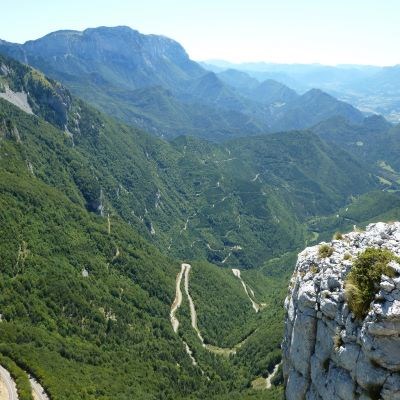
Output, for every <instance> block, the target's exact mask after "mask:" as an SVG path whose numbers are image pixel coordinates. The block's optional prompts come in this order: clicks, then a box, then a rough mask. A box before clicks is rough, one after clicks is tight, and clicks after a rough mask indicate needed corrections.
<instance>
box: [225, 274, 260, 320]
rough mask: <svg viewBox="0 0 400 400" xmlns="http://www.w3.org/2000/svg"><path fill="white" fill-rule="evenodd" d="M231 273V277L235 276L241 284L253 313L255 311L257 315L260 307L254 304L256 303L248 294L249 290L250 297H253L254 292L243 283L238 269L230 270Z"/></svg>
mask: <svg viewBox="0 0 400 400" xmlns="http://www.w3.org/2000/svg"><path fill="white" fill-rule="evenodd" d="M232 273H233V275H235V276H236V277H237V278H238V279H239V280H240V282H241V283H242V286H243V289H244V291H245V292H246V295H247V297H248V298H249V299H250V301H251V305H252V306H253V309H254V311H255V312H256V313H258V312H259V311H260V308H261V306H260V305H259V304H258V303H256V302H255V301H254V300H253V299H252V298H251V296H250V294H249V290H250V293H251V295H252V296H253V297H254V291H253V289H252V288H251V287H250V286H249V285H247V284H246V283H245V282H244V280H243V279H242V277H241V275H240V270H239V269H236V268H233V269H232Z"/></svg>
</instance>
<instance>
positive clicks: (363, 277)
mask: <svg viewBox="0 0 400 400" xmlns="http://www.w3.org/2000/svg"><path fill="white" fill-rule="evenodd" d="M392 260H396V261H399V260H400V259H399V257H396V256H395V255H394V254H393V253H392V252H390V251H388V250H385V249H374V248H368V249H366V250H365V251H364V252H362V253H361V254H359V255H358V257H357V258H356V259H355V260H354V262H353V266H352V268H351V270H350V272H349V274H348V276H347V278H346V283H345V290H346V291H345V293H346V300H347V302H348V304H349V307H350V310H351V311H352V312H353V313H354V315H355V316H356V318H358V319H363V318H364V317H365V316H366V315H367V313H368V309H369V306H370V304H371V302H372V300H373V299H374V296H375V294H376V293H377V292H378V290H379V282H380V281H381V277H382V274H385V275H387V276H390V277H393V276H394V271H393V269H392V268H390V267H389V266H388V263H389V262H390V261H392Z"/></svg>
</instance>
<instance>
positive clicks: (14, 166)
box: [0, 56, 397, 400]
mask: <svg viewBox="0 0 400 400" xmlns="http://www.w3.org/2000/svg"><path fill="white" fill-rule="evenodd" d="M0 87H1V89H0V97H2V98H0V186H1V190H0V204H1V207H0V218H1V224H0V230H1V232H0V233H1V237H2V238H3V240H2V241H1V244H0V254H1V257H0V264H1V268H0V270H1V284H0V285H1V289H2V290H0V313H1V314H2V321H1V328H2V329H1V330H0V336H1V344H0V353H2V354H3V355H6V356H8V357H10V358H11V359H13V360H14V361H16V362H17V364H18V365H19V367H20V368H22V369H23V370H25V371H27V372H31V373H32V374H33V375H34V376H35V377H37V378H38V379H39V380H40V382H41V383H42V385H43V386H44V388H45V389H46V391H47V392H48V394H49V395H50V397H51V398H52V399H53V400H56V399H59V400H60V399H76V398H79V399H110V398H118V399H125V398H126V399H128V398H132V397H135V398H139V399H141V398H143V399H147V398H149V395H150V396H151V397H153V398H155V399H158V398H159V399H181V398H182V399H184V398H193V399H203V398H210V399H212V398H215V399H226V398H228V397H229V398H230V399H232V398H233V399H235V398H253V399H254V398H271V399H273V398H278V396H279V393H280V389H279V388H272V389H271V390H270V391H268V392H264V393H256V392H254V391H253V390H251V389H250V388H249V387H250V384H251V381H253V380H254V379H255V378H257V377H260V376H264V377H266V376H267V375H268V374H269V373H270V372H272V370H273V369H274V367H275V366H276V365H277V364H278V363H279V361H280V351H279V345H280V339H281V329H282V321H283V318H282V317H283V310H282V303H281V302H282V299H283V297H284V292H285V286H286V279H287V277H288V274H289V273H290V270H291V266H292V263H293V254H294V253H295V252H296V250H297V248H299V247H302V246H303V245H304V243H306V242H307V241H313V240H316V238H317V237H318V235H323V234H331V229H332V227H333V224H332V223H331V218H335V216H336V213H337V212H338V210H342V208H343V207H346V206H348V205H349V206H350V207H351V205H350V204H352V203H353V202H354V198H356V199H362V198H363V196H365V193H366V192H370V191H371V190H373V189H379V188H380V186H379V182H378V181H377V179H376V177H375V176H374V174H373V171H372V170H370V169H369V168H368V167H367V166H366V165H365V164H363V163H362V162H360V161H357V160H356V159H355V158H353V157H352V156H350V155H349V154H348V153H347V152H345V151H343V150H341V149H340V148H339V147H337V146H335V145H334V144H327V143H325V142H324V141H322V140H321V139H319V138H318V136H316V135H315V134H313V133H311V132H307V131H295V132H288V133H280V134H273V135H268V136H260V137H254V138H251V139H237V140H234V141H228V142H225V143H223V144H215V143H212V142H208V141H204V140H201V139H196V138H190V137H180V138H177V139H175V140H174V141H173V142H171V143H169V142H165V141H162V140H160V139H157V138H155V137H153V136H151V135H148V134H146V133H144V132H141V131H139V130H137V129H135V128H132V127H129V126H126V125H123V124H122V123H119V122H117V121H115V120H112V119H110V118H108V117H106V116H104V115H103V114H101V113H100V112H99V111H97V110H94V109H93V108H91V107H90V106H88V105H87V104H86V103H84V102H83V101H82V100H79V99H77V98H75V97H74V96H72V95H71V94H70V93H69V91H68V90H67V89H65V88H64V87H63V86H62V85H61V84H59V83H57V82H55V81H52V80H50V79H48V78H46V77H45V76H44V75H43V74H42V73H41V72H39V71H37V70H32V69H31V68H30V67H27V66H24V65H21V64H19V63H18V62H16V61H12V60H10V59H8V58H6V57H3V56H0ZM374 193H375V192H374ZM376 193H383V192H379V191H377V192H376ZM383 196H386V193H383ZM392 196H395V195H392ZM372 197H373V198H376V197H375V195H372ZM361 201H363V200H361ZM392 204H393V203H392ZM381 212H382V210H381V209H379V207H378V208H371V211H370V212H369V213H368V212H366V213H364V214H363V215H362V216H361V217H360V218H359V220H360V223H362V222H363V221H365V220H366V219H367V218H374V216H375V215H377V214H380V213H381ZM387 212H388V213H389V212H392V214H390V215H394V213H396V212H397V209H395V210H394V211H393V207H390V204H389V205H388V209H387ZM374 213H375V214H374ZM388 215H389V214H388ZM318 221H322V222H325V226H324V229H319V230H318V229H316V227H315V226H314V225H317V226H318ZM340 222H343V221H342V220H341V219H340ZM313 224H314V225H313ZM339 225H340V224H339ZM340 226H341V225H340ZM335 228H336V225H335ZM284 253H285V254H284ZM207 261H208V262H207ZM210 261H211V262H213V264H210V263H209V262H210ZM182 262H190V263H191V264H192V270H191V272H190V275H188V280H187V282H189V279H190V285H189V283H188V284H187V287H188V291H189V290H190V293H191V296H192V299H193V301H194V304H195V306H196V307H197V312H198V329H199V330H200V332H201V334H202V336H203V338H204V342H205V343H207V345H211V346H214V349H215V348H216V349H217V350H218V352H220V353H222V354H215V351H210V350H209V348H206V347H203V346H202V344H201V342H200V340H199V337H198V335H197V334H196V332H195V330H194V329H193V327H192V325H191V316H192V314H193V313H192V310H191V308H190V302H189V296H186V297H185V299H184V300H183V301H182V305H181V308H180V310H179V319H180V322H181V325H180V328H179V330H178V331H177V332H176V333H175V332H174V330H173V329H172V326H171V323H170V310H171V304H172V303H173V301H174V295H176V281H177V279H176V278H177V276H178V274H179V271H180V264H181V263H182ZM235 267H241V268H243V269H246V268H247V269H249V270H248V271H244V272H243V275H242V279H243V280H244V282H247V285H248V286H246V287H247V288H248V289H247V293H246V291H245V290H244V288H243V287H242V284H241V282H240V280H239V279H238V278H237V276H236V275H234V273H233V271H232V268H235ZM255 267H258V268H256V269H255ZM250 288H251V290H252V291H253V292H251V291H250ZM185 290H186V289H185ZM249 292H250V293H251V294H250V296H249V294H248V293H249ZM250 298H251V299H252V300H253V302H256V303H257V304H259V305H260V309H259V312H255V310H254V309H253V308H252V302H251V301H250V300H249V299H250ZM184 343H186V344H187V345H188V346H190V351H191V356H189V353H190V352H189V351H188V350H187V348H186V347H185V345H184ZM238 345H240V346H239V347H237V346H238ZM232 348H233V349H235V351H236V355H234V354H233V353H232V351H231V350H232ZM221 349H222V350H221ZM227 352H229V354H231V356H230V357H224V356H223V354H225V355H226V353H227ZM191 357H194V359H195V363H194V362H193V359H192V358H191Z"/></svg>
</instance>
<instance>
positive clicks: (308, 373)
mask: <svg viewBox="0 0 400 400" xmlns="http://www.w3.org/2000/svg"><path fill="white" fill-rule="evenodd" d="M329 245H330V246H331V247H332V250H333V252H332V254H331V255H330V256H328V257H326V258H322V257H321V256H320V255H319V248H320V246H314V247H309V248H306V249H305V250H304V251H303V252H301V253H300V254H299V257H298V261H297V265H296V269H295V271H294V274H293V277H292V279H291V282H290V288H289V293H288V297H287V298H286V301H285V308H286V312H287V315H286V330H285V337H284V341H283V345H282V347H283V370H284V377H285V383H286V398H287V400H301V399H307V400H321V399H323V400H325V399H341V400H352V399H360V400H361V399H362V400H366V399H384V400H399V399H400V266H399V264H397V263H396V262H394V261H392V262H391V267H392V268H393V269H394V270H395V277H394V278H389V277H387V276H385V275H382V278H381V282H380V288H379V290H378V293H377V294H376V296H375V300H374V301H373V302H372V303H371V307H370V310H369V312H368V315H367V316H366V317H365V319H364V320H362V321H360V320H357V319H356V318H355V317H354V315H353V313H352V312H351V311H350V310H349V306H348V304H347V302H346V299H345V294H344V281H345V278H346V275H347V274H348V272H349V270H350V269H351V266H352V258H354V257H356V256H357V255H358V254H359V253H360V252H362V251H364V250H365V249H366V248H368V247H376V248H379V247H381V248H386V249H389V250H391V251H392V252H393V253H395V254H396V255H398V256H400V223H399V222H396V223H391V224H384V223H377V224H371V225H369V226H368V227H367V229H366V231H365V232H351V233H349V234H346V235H343V238H342V239H341V240H333V241H332V242H331V243H330V244H329Z"/></svg>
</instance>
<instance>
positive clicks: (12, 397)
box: [0, 365, 18, 400]
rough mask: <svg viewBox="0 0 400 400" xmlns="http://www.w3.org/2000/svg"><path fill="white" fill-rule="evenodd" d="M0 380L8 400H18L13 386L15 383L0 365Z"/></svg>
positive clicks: (15, 388)
mask: <svg viewBox="0 0 400 400" xmlns="http://www.w3.org/2000/svg"><path fill="white" fill-rule="evenodd" d="M0 378H1V379H2V381H3V382H4V383H5V385H6V388H7V392H8V400H18V393H17V387H16V386H15V382H14V381H13V379H12V378H11V375H10V373H9V372H8V371H7V370H6V369H5V368H3V367H2V366H1V365H0Z"/></svg>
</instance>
